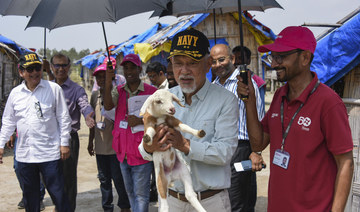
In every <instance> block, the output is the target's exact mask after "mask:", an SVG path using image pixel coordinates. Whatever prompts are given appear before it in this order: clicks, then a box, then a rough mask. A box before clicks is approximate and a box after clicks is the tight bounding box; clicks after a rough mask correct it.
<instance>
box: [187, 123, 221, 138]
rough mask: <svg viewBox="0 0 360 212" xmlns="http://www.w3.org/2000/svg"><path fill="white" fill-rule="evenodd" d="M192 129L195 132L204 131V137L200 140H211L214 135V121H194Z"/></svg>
mask: <svg viewBox="0 0 360 212" xmlns="http://www.w3.org/2000/svg"><path fill="white" fill-rule="evenodd" d="M190 127H193V128H194V129H196V130H204V131H205V134H206V135H205V137H204V138H202V139H207V138H212V137H214V134H215V130H214V129H215V120H214V119H206V120H196V121H195V123H194V124H193V126H190Z"/></svg>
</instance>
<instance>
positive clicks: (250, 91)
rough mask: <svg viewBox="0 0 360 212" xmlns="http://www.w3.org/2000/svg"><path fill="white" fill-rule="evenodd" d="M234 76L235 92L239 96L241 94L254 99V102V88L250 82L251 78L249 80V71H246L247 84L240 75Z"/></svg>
mask: <svg viewBox="0 0 360 212" xmlns="http://www.w3.org/2000/svg"><path fill="white" fill-rule="evenodd" d="M236 78H237V79H238V82H237V85H238V87H237V90H236V91H237V94H238V96H239V97H240V96H241V95H244V96H248V98H251V99H254V100H255V102H256V97H255V89H254V85H253V84H252V80H251V72H250V71H248V85H246V84H244V83H243V80H242V78H241V77H240V75H237V76H236ZM251 99H247V100H245V101H244V102H247V101H249V100H251Z"/></svg>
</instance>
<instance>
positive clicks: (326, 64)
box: [311, 13, 360, 86]
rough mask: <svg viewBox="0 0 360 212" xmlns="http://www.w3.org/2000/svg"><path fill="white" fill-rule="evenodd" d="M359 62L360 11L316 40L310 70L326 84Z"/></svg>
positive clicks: (338, 77) (334, 80)
mask: <svg viewBox="0 0 360 212" xmlns="http://www.w3.org/2000/svg"><path fill="white" fill-rule="evenodd" d="M359 63H360V13H359V14H357V15H355V16H354V17H352V18H351V19H349V20H348V21H346V22H345V23H344V24H343V25H342V26H341V27H339V28H338V29H336V30H334V31H332V32H330V33H329V34H327V35H326V36H325V37H323V38H322V39H321V40H319V41H318V43H317V47H316V50H315V53H314V60H313V62H312V64H311V70H313V71H315V72H316V73H317V75H318V77H319V79H320V81H321V82H322V83H324V84H326V85H328V86H330V85H332V84H334V83H335V82H336V81H337V80H339V79H340V78H342V77H343V76H344V75H345V74H346V73H348V72H349V71H351V70H352V69H353V68H354V67H355V66H357V65H358V64H359Z"/></svg>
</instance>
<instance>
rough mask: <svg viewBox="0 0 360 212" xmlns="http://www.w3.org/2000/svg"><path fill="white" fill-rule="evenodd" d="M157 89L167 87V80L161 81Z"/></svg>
mask: <svg viewBox="0 0 360 212" xmlns="http://www.w3.org/2000/svg"><path fill="white" fill-rule="evenodd" d="M158 88H159V89H164V88H165V89H167V88H169V83H168V80H167V79H165V80H164V82H162V83H161V85H160V86H159V87H158Z"/></svg>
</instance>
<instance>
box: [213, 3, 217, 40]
mask: <svg viewBox="0 0 360 212" xmlns="http://www.w3.org/2000/svg"><path fill="white" fill-rule="evenodd" d="M213 15H214V39H215V45H216V16H215V8H214V9H213Z"/></svg>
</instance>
